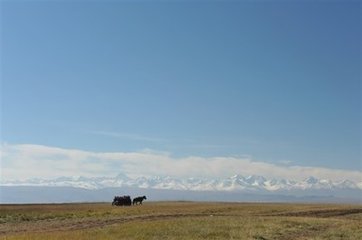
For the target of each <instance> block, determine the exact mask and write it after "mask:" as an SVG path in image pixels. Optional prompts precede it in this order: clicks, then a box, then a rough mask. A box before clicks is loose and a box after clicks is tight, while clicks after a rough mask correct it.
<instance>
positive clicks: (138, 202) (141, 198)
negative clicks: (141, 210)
mask: <svg viewBox="0 0 362 240" xmlns="http://www.w3.org/2000/svg"><path fill="white" fill-rule="evenodd" d="M146 199H147V198H146V196H142V197H136V198H134V199H133V205H135V204H136V205H137V204H142V201H143V200H146Z"/></svg>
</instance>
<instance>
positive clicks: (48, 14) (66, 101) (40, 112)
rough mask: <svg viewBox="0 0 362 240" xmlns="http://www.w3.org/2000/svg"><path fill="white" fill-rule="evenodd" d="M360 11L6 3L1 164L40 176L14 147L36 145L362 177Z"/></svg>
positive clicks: (312, 5) (320, 4)
mask: <svg viewBox="0 0 362 240" xmlns="http://www.w3.org/2000/svg"><path fill="white" fill-rule="evenodd" d="M361 13H362V5H361V2H360V1H316V2H313V1H298V2H296V1H172V2H167V1H91V2H88V1H77V2H74V1H1V108H2V109H1V110H2V111H1V127H2V129H1V144H2V146H5V145H6V146H7V147H2V155H3V156H2V165H3V167H2V168H3V170H4V169H8V170H9V171H10V170H11V169H12V170H14V166H11V161H13V160H14V159H21V160H22V161H27V159H30V158H31V159H32V161H35V162H32V163H31V164H30V165H29V166H28V169H29V168H31V167H33V168H34V166H36V165H37V164H36V161H37V159H33V158H32V157H29V158H28V157H27V155H25V156H23V155H22V156H21V157H19V156H18V155H14V152H12V153H11V154H9V153H8V152H6V151H10V150H9V149H12V147H13V148H16V146H18V147H19V146H22V144H28V145H31V146H49V147H56V148H59V149H77V150H83V151H88V152H92V153H97V152H98V153H99V152H102V153H112V152H113V153H115V152H118V153H140V152H144V151H145V149H148V150H147V151H150V150H152V151H161V152H164V153H167V155H168V156H171V157H170V159H169V160H170V161H171V162H172V161H177V159H181V158H182V159H188V157H200V158H202V159H203V160H205V161H206V162H207V161H212V160H210V159H212V158H213V157H223V158H225V159H229V158H230V157H231V158H233V160H232V161H237V159H239V160H240V161H241V162H242V159H245V158H246V159H249V160H250V161H257V162H262V163H265V164H272V165H273V166H277V165H288V166H302V167H320V168H328V169H344V170H355V171H361V170H362V157H361V134H362V129H361V120H362V119H361V111H362V109H361V102H362V101H361V95H362V94H361V93H362V89H361V76H362V74H361V71H362V70H361V69H362V60H361V55H362V51H361V50H362V47H361V42H362V39H361V29H362V21H361V16H362V14H361ZM9 146H10V147H9ZM35 148H36V147H35ZM4 149H5V150H4ZM36 149H37V148H36ZM161 155H162V154H161ZM9 156H11V157H9ZM98 157H99V156H98ZM160 158H162V157H160ZM208 159H209V160H208ZM235 159H236V160H235ZM68 160H69V159H67V161H68ZM249 160H248V161H249ZM39 161H40V160H39ZM47 161H50V162H51V166H56V163H57V162H58V163H60V162H61V159H58V158H54V159H52V158H47ZM93 161H96V160H94V159H93ZM97 161H98V163H102V162H101V161H102V158H101V157H100V158H99V159H98V160H97ZM160 161H161V160H160ZM121 162H122V160H120V162H119V165H117V163H112V164H113V165H112V166H110V168H113V170H114V169H117V168H118V167H119V168H121V167H122V164H121ZM191 162H192V161H191ZM153 163H154V164H157V159H156V160H155V161H154V162H153ZM52 164H53V165H52ZM54 164H55V165H54ZM139 164H140V167H142V160H140V161H139ZM185 164H189V163H186V162H185ZM100 165H102V164H100ZM235 166H236V165H230V166H229V167H231V168H232V167H235ZM238 166H239V165H238ZM78 167H79V171H80V172H79V173H82V172H81V170H80V168H81V165H80V166H78ZM186 167H187V165H186ZM220 167H221V166H220ZM239 167H240V168H242V167H241V166H239ZM17 168H18V169H19V168H21V164H19V166H17ZM189 168H192V167H191V166H189ZM221 168H222V167H221ZM23 170H24V171H26V169H25V168H24V169H23ZM73 170H74V174H75V173H77V167H76V166H75V167H74V169H73ZM228 170H229V172H231V170H230V169H228ZM29 171H30V170H29ZM54 171H56V170H54ZM233 171H234V172H236V173H238V172H242V170H241V169H233ZM229 172H228V173H229ZM105 173H106V171H105ZM171 173H172V172H171ZM3 174H4V175H6V174H5V173H3ZM162 174H167V170H165V171H164V172H162ZM195 174H196V175H197V174H198V173H195ZM200 174H201V173H200ZM215 174H216V173H215ZM255 174H258V172H257V171H256V172H255ZM359 174H360V176H362V175H361V172H359ZM347 175H348V174H347ZM12 176H16V173H14V174H13V175H12Z"/></svg>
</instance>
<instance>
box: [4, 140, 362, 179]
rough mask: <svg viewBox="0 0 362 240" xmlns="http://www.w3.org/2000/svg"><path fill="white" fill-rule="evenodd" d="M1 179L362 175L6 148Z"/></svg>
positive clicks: (147, 155) (151, 155) (219, 160)
mask: <svg viewBox="0 0 362 240" xmlns="http://www.w3.org/2000/svg"><path fill="white" fill-rule="evenodd" d="M0 156H1V165H0V166H1V175H0V176H1V177H0V180H1V179H3V180H22V179H28V178H36V177H39V178H54V177H60V176H87V177H95V176H115V175H117V174H119V173H124V174H127V175H129V176H132V177H136V176H173V177H212V178H215V177H229V176H231V175H234V174H242V175H262V176H265V177H268V178H287V179H293V180H301V179H304V178H306V177H308V176H315V177H318V178H325V179H330V180H336V181H338V180H342V179H350V180H352V181H357V182H360V181H362V172H361V171H358V170H356V171H350V170H339V169H329V168H322V167H306V166H286V165H278V164H272V163H266V162H262V161H255V160H253V159H252V158H251V157H197V156H190V157H184V158H174V157H172V156H171V154H169V153H165V152H157V151H151V150H144V151H140V152H91V151H83V150H78V149H63V148H57V147H49V146H43V145H33V144H18V145H14V144H1V148H0Z"/></svg>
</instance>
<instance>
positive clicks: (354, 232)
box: [0, 202, 362, 240]
mask: <svg viewBox="0 0 362 240" xmlns="http://www.w3.org/2000/svg"><path fill="white" fill-rule="evenodd" d="M0 239H47V240H49V239H147V240H150V239H259V240H263V239H281V240H283V239H362V205H336V204H276V203H209V202H145V203H144V204H143V205H141V206H130V207H117V206H111V204H110V203H79V204H39V205H0Z"/></svg>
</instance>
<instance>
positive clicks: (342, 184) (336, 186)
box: [0, 174, 362, 192]
mask: <svg viewBox="0 0 362 240" xmlns="http://www.w3.org/2000/svg"><path fill="white" fill-rule="evenodd" d="M0 186H47V187H75V188H83V189H89V190H96V189H104V188H114V187H132V188H141V189H163V190H187V191H228V192H245V191H247V192H278V191H290V190H330V191H333V190H341V189H353V190H358V191H362V182H353V181H350V180H343V181H331V180H327V179H317V178H315V177H308V178H306V179H304V180H302V181H294V180H287V179H267V178H265V177H263V176H255V175H252V176H241V175H234V176H232V177H228V178H215V179H211V178H174V177H160V176H156V177H138V178H129V177H127V176H126V175H124V174H119V175H118V176H116V177H59V178H55V179H40V178H36V179H28V180H22V181H4V180H2V181H1V182H0Z"/></svg>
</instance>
